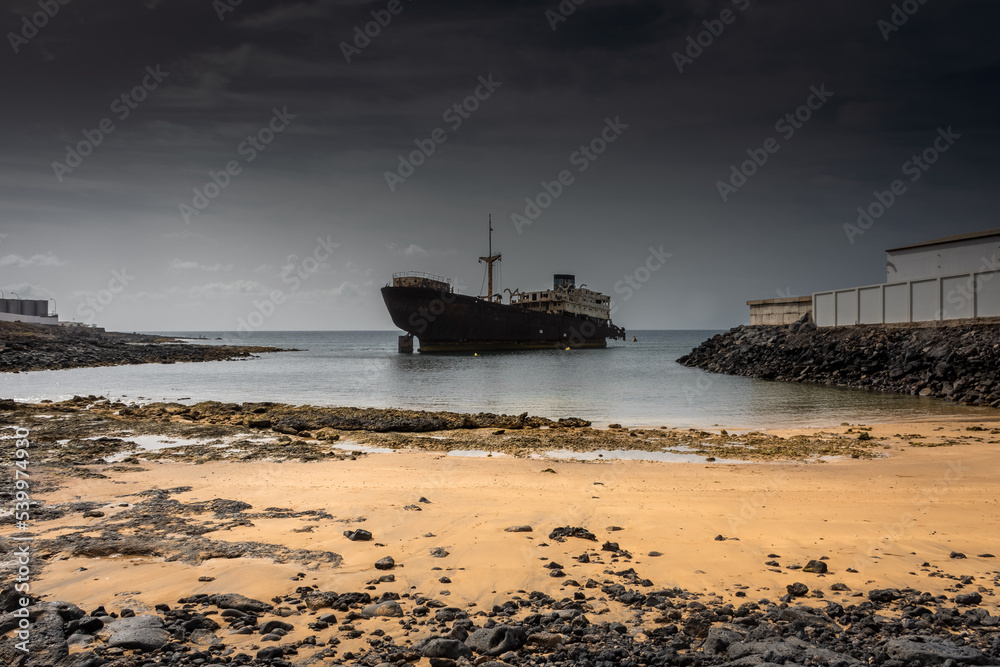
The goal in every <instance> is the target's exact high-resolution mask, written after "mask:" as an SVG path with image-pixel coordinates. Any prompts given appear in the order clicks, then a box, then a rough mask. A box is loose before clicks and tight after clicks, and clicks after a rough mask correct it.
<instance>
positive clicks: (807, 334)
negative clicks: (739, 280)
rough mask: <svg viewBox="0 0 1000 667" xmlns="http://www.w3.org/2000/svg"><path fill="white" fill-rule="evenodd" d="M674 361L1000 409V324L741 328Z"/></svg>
mask: <svg viewBox="0 0 1000 667" xmlns="http://www.w3.org/2000/svg"><path fill="white" fill-rule="evenodd" d="M677 361H678V362H679V363H681V364H683V365H685V366H693V367H697V368H702V369H704V370H707V371H711V372H713V373H728V374H730V375H745V376H748V377H755V378H761V379H765V380H784V381H790V382H812V383H819V384H828V385H834V386H840V387H858V388H863V389H875V390H878V391H889V392H898V393H903V394H918V395H920V396H932V397H935V398H944V399H948V400H951V401H954V402H956V403H962V404H966V405H988V406H991V407H1000V324H969V325H956V326H930V327H928V326H914V325H895V326H854V327H831V328H823V329H816V328H814V327H813V326H811V325H803V324H802V323H796V324H793V325H789V326H739V327H736V328H735V329H731V330H729V331H727V332H726V333H723V334H719V335H717V336H714V337H712V338H711V339H710V340H707V341H705V342H704V343H702V344H701V345H699V346H698V347H696V348H695V349H694V350H692V351H691V353H690V354H688V355H685V356H683V357H681V358H680V359H678V360H677Z"/></svg>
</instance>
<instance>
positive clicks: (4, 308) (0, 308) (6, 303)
mask: <svg viewBox="0 0 1000 667" xmlns="http://www.w3.org/2000/svg"><path fill="white" fill-rule="evenodd" d="M13 301H14V300H13V299H0V313H10V312H12V311H11V306H12V305H13V304H12V302H13Z"/></svg>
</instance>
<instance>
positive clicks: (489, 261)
mask: <svg viewBox="0 0 1000 667" xmlns="http://www.w3.org/2000/svg"><path fill="white" fill-rule="evenodd" d="M479 261H480V262H486V271H487V275H488V279H487V288H486V300H487V301H493V300H494V299H493V262H499V261H500V253H497V254H495V255H494V254H493V215H492V214H490V246H489V256H488V257H480V258H479ZM496 297H497V298H496V300H498V301H499V300H501V299H502V298H503V295H502V294H497V295H496Z"/></svg>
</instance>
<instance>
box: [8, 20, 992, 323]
mask: <svg viewBox="0 0 1000 667" xmlns="http://www.w3.org/2000/svg"><path fill="white" fill-rule="evenodd" d="M576 2H580V0H576ZM235 3H236V0H215V2H214V3H213V2H211V1H209V0H170V1H169V2H167V1H166V0H162V1H161V0H144V1H141V2H136V1H135V0H127V1H126V0H100V1H98V0H70V1H69V2H66V4H64V5H63V4H59V2H58V1H57V0H41V1H39V0H8V1H7V2H5V3H4V9H3V10H2V13H0V27H2V30H3V32H4V33H5V39H4V43H3V44H0V73H2V77H3V79H2V81H3V88H2V90H3V103H2V104H0V117H2V123H0V133H2V136H0V146H2V148H0V289H3V291H4V293H5V295H6V296H10V295H11V293H12V292H16V293H17V294H19V295H20V296H21V297H32V298H50V297H51V298H54V299H55V300H56V304H57V306H58V310H59V312H60V315H61V316H62V317H63V319H71V320H82V321H91V322H96V323H97V324H98V325H101V326H106V327H108V328H112V329H118V330H128V331H132V330H234V329H236V328H237V324H238V322H239V321H240V319H241V318H243V319H244V320H245V319H246V318H248V317H249V316H250V314H251V313H253V312H254V311H255V310H257V309H260V310H263V311H267V312H266V313H265V314H266V315H268V317H266V318H265V321H264V324H263V325H262V328H264V329H393V328H394V327H393V325H392V322H391V320H390V319H389V316H388V315H387V314H386V312H385V308H384V306H383V304H382V300H381V296H380V294H379V288H381V287H382V286H383V285H385V284H386V283H387V282H389V281H390V280H391V277H392V273H393V272H394V271H403V270H416V271H426V272H430V273H435V274H442V275H445V276H449V277H451V278H454V279H456V280H457V281H458V284H459V285H460V287H461V289H462V291H463V292H465V293H472V294H477V293H479V290H480V285H481V283H482V276H483V274H482V265H481V264H478V263H477V261H476V258H477V257H478V256H480V255H485V254H486V243H487V238H486V237H487V217H488V216H489V215H490V214H492V216H493V223H494V228H495V232H494V248H495V249H499V250H500V251H501V252H502V253H503V262H502V276H503V286H504V287H510V288H514V287H519V288H521V289H540V288H544V287H545V286H547V285H549V284H550V283H551V279H552V274H553V273H556V272H569V273H575V274H576V275H577V279H578V282H581V283H586V284H587V285H588V286H589V287H591V288H593V289H596V290H599V291H602V292H604V293H606V294H610V295H611V296H612V297H614V298H615V301H616V304H617V306H618V309H617V311H616V313H615V315H614V320H615V322H616V324H619V325H621V326H624V327H626V328H627V329H641V328H671V329H682V328H728V327H730V326H734V325H736V324H739V323H741V322H743V321H744V320H746V318H747V308H746V306H745V303H744V302H745V301H746V300H747V299H755V298H772V297H776V296H788V295H798V294H809V293H811V292H813V291H819V290H824V289H831V288H837V287H850V286H856V285H865V284H871V283H877V282H881V281H883V280H884V278H885V255H884V250H885V249H886V248H889V247H894V246H898V245H904V244H908V243H913V242H918V241H921V240H927V239H931V238H936V237H939V236H944V235H947V234H953V233H961V232H968V231H975V230H979V229H988V228H994V227H1000V224H998V222H997V216H996V204H997V198H996V192H997V182H998V176H1000V168H998V164H997V156H998V155H1000V150H998V148H1000V138H998V133H997V126H998V122H1000V114H998V109H1000V104H998V102H1000V99H998V96H1000V92H998V91H1000V85H998V84H1000V77H998V66H1000V62H998V61H1000V52H998V49H997V46H996V36H995V32H996V26H997V25H998V22H1000V4H998V3H996V2H991V1H989V0H979V1H976V0H948V1H945V0H927V1H926V3H925V4H920V3H919V2H918V1H917V0H908V2H904V3H898V4H897V7H899V9H898V10H896V14H895V16H893V12H894V9H893V3H892V2H888V1H884V2H880V1H875V0H841V1H840V2H836V3H816V2H803V1H802V0H795V1H792V0H787V1H785V0H772V1H764V0H716V1H707V0H678V1H670V2H652V1H650V2H622V1H616V2H611V1H608V0H585V1H583V2H580V4H579V6H577V5H576V4H574V2H572V1H571V0H564V1H563V2H562V5H561V6H562V10H560V3H559V2H558V1H557V0H544V1H532V0H522V1H516V0H506V1H503V2H486V1H482V0H455V1H454V2H431V0H396V1H394V2H389V1H388V0H378V1H377V2H364V1H360V0H338V1H332V0H307V1H304V2H286V3H277V2H269V1H266V0H243V1H242V2H241V3H239V4H235ZM48 5H51V6H50V7H49V9H48V11H49V14H54V15H53V16H47V15H45V14H44V11H45V7H46V6H48ZM903 5H905V8H904V7H903ZM570 9H573V11H572V13H570ZM905 9H909V10H911V11H912V12H913V13H912V15H907V14H906V13H905ZM560 11H561V13H560ZM373 12H375V13H374V14H373ZM393 12H395V13H393ZM904 19H905V21H904ZM379 20H380V21H381V22H382V24H385V25H380V24H379V23H377V22H376V21H379ZM893 21H895V23H894V22H893ZM39 25H40V26H41V27H37V26H39ZM366 28H367V31H368V32H369V34H370V35H374V36H368V35H364V32H365V30H366ZM689 38H690V39H689ZM699 42H700V44H699ZM123 96H124V97H123ZM455 105H459V106H458V107H457V108H456V106H455ZM803 105H806V106H803ZM809 105H811V106H812V108H809ZM800 107H801V108H800ZM786 114H792V116H791V119H789V118H787V117H786ZM796 114H798V118H796ZM949 128H950V131H949ZM939 130H941V131H942V133H940V134H939ZM949 132H950V134H949ZM945 135H947V136H949V137H950V138H948V139H944V138H942V139H940V140H939V141H938V148H943V147H944V148H947V150H945V151H943V152H938V151H937V149H934V148H933V147H934V145H935V140H936V139H938V138H939V137H943V136H945ZM769 140H770V141H769ZM420 146H422V147H423V148H422V149H421V148H420ZM431 149H433V152H431ZM583 149H585V150H583ZM768 149H770V152H769V151H768ZM925 149H931V150H930V153H929V156H930V157H932V158H936V160H935V161H934V163H933V164H924V166H923V167H920V166H915V165H914V164H910V165H908V166H906V163H907V162H908V161H910V160H911V158H912V157H913V156H914V155H915V154H916V155H921V154H923V153H924V151H925ZM414 151H418V153H416V154H414ZM748 151H750V153H749V154H748ZM427 153H430V154H429V155H427ZM411 154H412V155H413V159H412V161H413V162H416V163H417V166H414V167H413V169H412V171H411V170H410V168H409V167H408V166H407V165H402V166H401V164H400V156H403V157H404V158H405V159H406V160H407V161H408V162H409V161H410V160H411V157H410V156H411ZM751 155H755V156H756V157H757V159H758V162H764V158H766V162H764V163H763V164H762V165H760V166H758V165H756V164H748V165H742V163H744V162H745V161H747V160H750V159H751ZM732 165H736V168H737V169H740V168H741V165H742V169H743V171H745V172H751V175H749V176H746V177H744V175H743V174H740V175H739V176H734V175H733V169H732ZM227 170H228V172H227ZM561 172H564V173H562V177H563V180H564V183H561V184H560V183H558V181H559V178H560V173H561ZM212 174H214V175H215V181H216V182H213V179H212ZM914 176H919V178H916V180H912V179H913V178H914ZM896 179H899V180H901V181H902V182H903V183H904V184H905V191H904V192H903V193H902V194H900V195H898V196H895V201H894V202H893V203H892V204H891V205H890V206H888V208H887V209H886V210H885V212H884V214H883V215H882V216H881V217H879V218H878V219H877V220H874V221H873V222H872V224H870V225H866V226H867V228H866V229H864V228H861V227H857V228H856V229H853V230H852V228H850V227H848V228H847V229H845V224H846V225H852V224H853V225H856V221H857V219H858V211H857V209H858V207H859V206H861V207H865V208H868V207H869V205H870V204H872V202H874V201H875V199H876V198H875V195H874V192H875V191H886V190H889V188H890V185H891V184H892V182H893V181H894V180H896ZM543 181H544V182H546V183H548V184H549V186H548V189H549V190H550V191H551V192H552V193H553V194H554V195H555V196H552V195H549V193H546V192H545V188H544V187H543V185H542V182H543ZM216 183H218V185H217V184H216ZM196 190H197V191H198V192H199V193H200V194H196V192H195V191H196ZM539 193H545V194H544V195H542V196H539ZM202 197H204V198H202ZM883 199H886V198H885V197H883ZM529 200H530V202H531V203H534V204H535V205H539V208H538V209H534V208H532V206H530V205H529ZM543 207H544V208H543ZM875 210H876V211H877V210H878V209H877V207H876V209H875ZM858 232H862V233H858ZM318 239H322V243H320V242H319V241H318ZM651 248H652V249H653V250H655V251H656V252H657V253H660V254H661V255H663V254H669V255H670V257H669V258H666V259H664V260H654V261H651V262H650V264H648V265H647V260H648V258H649V257H650V256H651V253H652V250H651ZM660 263H662V266H661V267H660V268H659V269H658V270H655V271H651V272H650V271H648V270H646V269H643V268H640V267H644V266H657V265H658V264H660ZM625 276H630V277H631V280H632V282H633V283H635V284H636V285H637V286H638V289H633V288H628V286H627V283H626V282H624V281H625ZM643 280H645V282H642V281H643ZM626 288H627V289H626ZM272 310H273V313H272ZM257 321H260V320H259V319H258V320H257Z"/></svg>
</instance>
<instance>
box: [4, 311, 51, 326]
mask: <svg viewBox="0 0 1000 667" xmlns="http://www.w3.org/2000/svg"><path fill="white" fill-rule="evenodd" d="M0 322H24V323H25V324H59V317H58V316H56V315H49V316H47V317H39V316H37V315H15V314H13V313H0Z"/></svg>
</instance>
